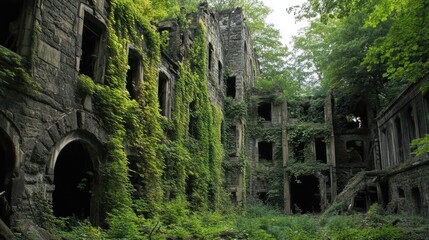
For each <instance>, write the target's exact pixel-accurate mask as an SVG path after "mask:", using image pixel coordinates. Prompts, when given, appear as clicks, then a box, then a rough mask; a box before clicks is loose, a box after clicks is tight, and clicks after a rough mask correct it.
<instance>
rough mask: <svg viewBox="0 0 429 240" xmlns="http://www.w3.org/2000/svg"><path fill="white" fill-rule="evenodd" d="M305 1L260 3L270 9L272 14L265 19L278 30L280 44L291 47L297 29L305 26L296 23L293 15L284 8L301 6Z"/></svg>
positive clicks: (265, 1) (304, 24)
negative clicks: (280, 38)
mask: <svg viewBox="0 0 429 240" xmlns="http://www.w3.org/2000/svg"><path fill="white" fill-rule="evenodd" d="M305 1H307V0H262V2H263V3H264V4H265V5H267V6H268V7H270V8H271V9H272V11H273V12H272V13H271V14H270V15H269V16H268V17H267V22H268V23H272V24H274V28H276V29H278V30H280V34H281V35H282V42H283V43H284V44H287V45H288V46H289V48H291V46H292V43H291V41H292V36H294V35H297V33H298V29H300V28H302V27H304V26H306V25H307V23H306V22H303V21H301V22H296V21H295V17H294V16H293V13H290V14H288V13H287V12H286V8H289V7H292V6H294V5H301V4H302V3H303V2H305Z"/></svg>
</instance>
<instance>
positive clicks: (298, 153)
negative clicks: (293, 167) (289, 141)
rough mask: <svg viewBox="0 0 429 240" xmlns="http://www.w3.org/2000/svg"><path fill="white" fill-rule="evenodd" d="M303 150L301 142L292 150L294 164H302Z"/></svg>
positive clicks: (303, 144) (303, 145)
mask: <svg viewBox="0 0 429 240" xmlns="http://www.w3.org/2000/svg"><path fill="white" fill-rule="evenodd" d="M304 149H305V143H303V142H299V143H298V144H297V145H295V146H294V148H293V149H292V152H293V157H294V158H295V161H296V162H304V160H305V154H304Z"/></svg>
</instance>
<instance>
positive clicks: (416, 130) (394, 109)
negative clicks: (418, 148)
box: [377, 84, 429, 169]
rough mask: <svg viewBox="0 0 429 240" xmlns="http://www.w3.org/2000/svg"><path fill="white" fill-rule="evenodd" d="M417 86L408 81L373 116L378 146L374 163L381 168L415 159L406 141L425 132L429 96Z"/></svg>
mask: <svg viewBox="0 0 429 240" xmlns="http://www.w3.org/2000/svg"><path fill="white" fill-rule="evenodd" d="M419 86H420V84H413V85H410V86H409V87H408V88H407V89H406V90H404V92H402V93H401V94H400V95H399V96H398V97H397V98H396V99H395V100H394V101H393V102H392V104H391V105H389V106H388V107H387V108H386V109H385V110H384V111H382V112H381V113H380V114H379V116H378V118H377V124H378V133H379V139H380V142H379V146H380V150H381V162H380V163H378V164H377V165H378V166H379V167H381V169H386V168H389V167H396V166H399V165H400V164H402V163H404V162H407V161H413V160H417V158H415V157H413V155H412V149H411V148H410V143H411V141H412V140H413V139H415V138H419V137H424V135H425V134H427V133H429V121H428V119H427V116H428V115H429V98H428V96H427V95H422V93H421V92H420V90H419Z"/></svg>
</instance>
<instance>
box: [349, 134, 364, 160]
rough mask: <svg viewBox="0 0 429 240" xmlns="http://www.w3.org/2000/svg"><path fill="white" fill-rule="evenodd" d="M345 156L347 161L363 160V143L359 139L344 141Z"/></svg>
mask: <svg viewBox="0 0 429 240" xmlns="http://www.w3.org/2000/svg"><path fill="white" fill-rule="evenodd" d="M346 151H347V158H348V162H349V163H362V162H364V144H363V141H360V140H352V141H347V142H346Z"/></svg>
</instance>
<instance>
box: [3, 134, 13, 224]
mask: <svg viewBox="0 0 429 240" xmlns="http://www.w3.org/2000/svg"><path fill="white" fill-rule="evenodd" d="M14 165H15V150H14V147H13V143H12V141H11V139H10V138H9V136H8V135H7V134H6V133H5V132H4V131H3V130H2V129H0V219H1V220H2V221H3V222H4V223H5V224H6V225H8V226H9V224H10V219H9V217H10V214H11V208H10V201H11V190H12V188H11V179H12V175H13V169H14Z"/></svg>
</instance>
